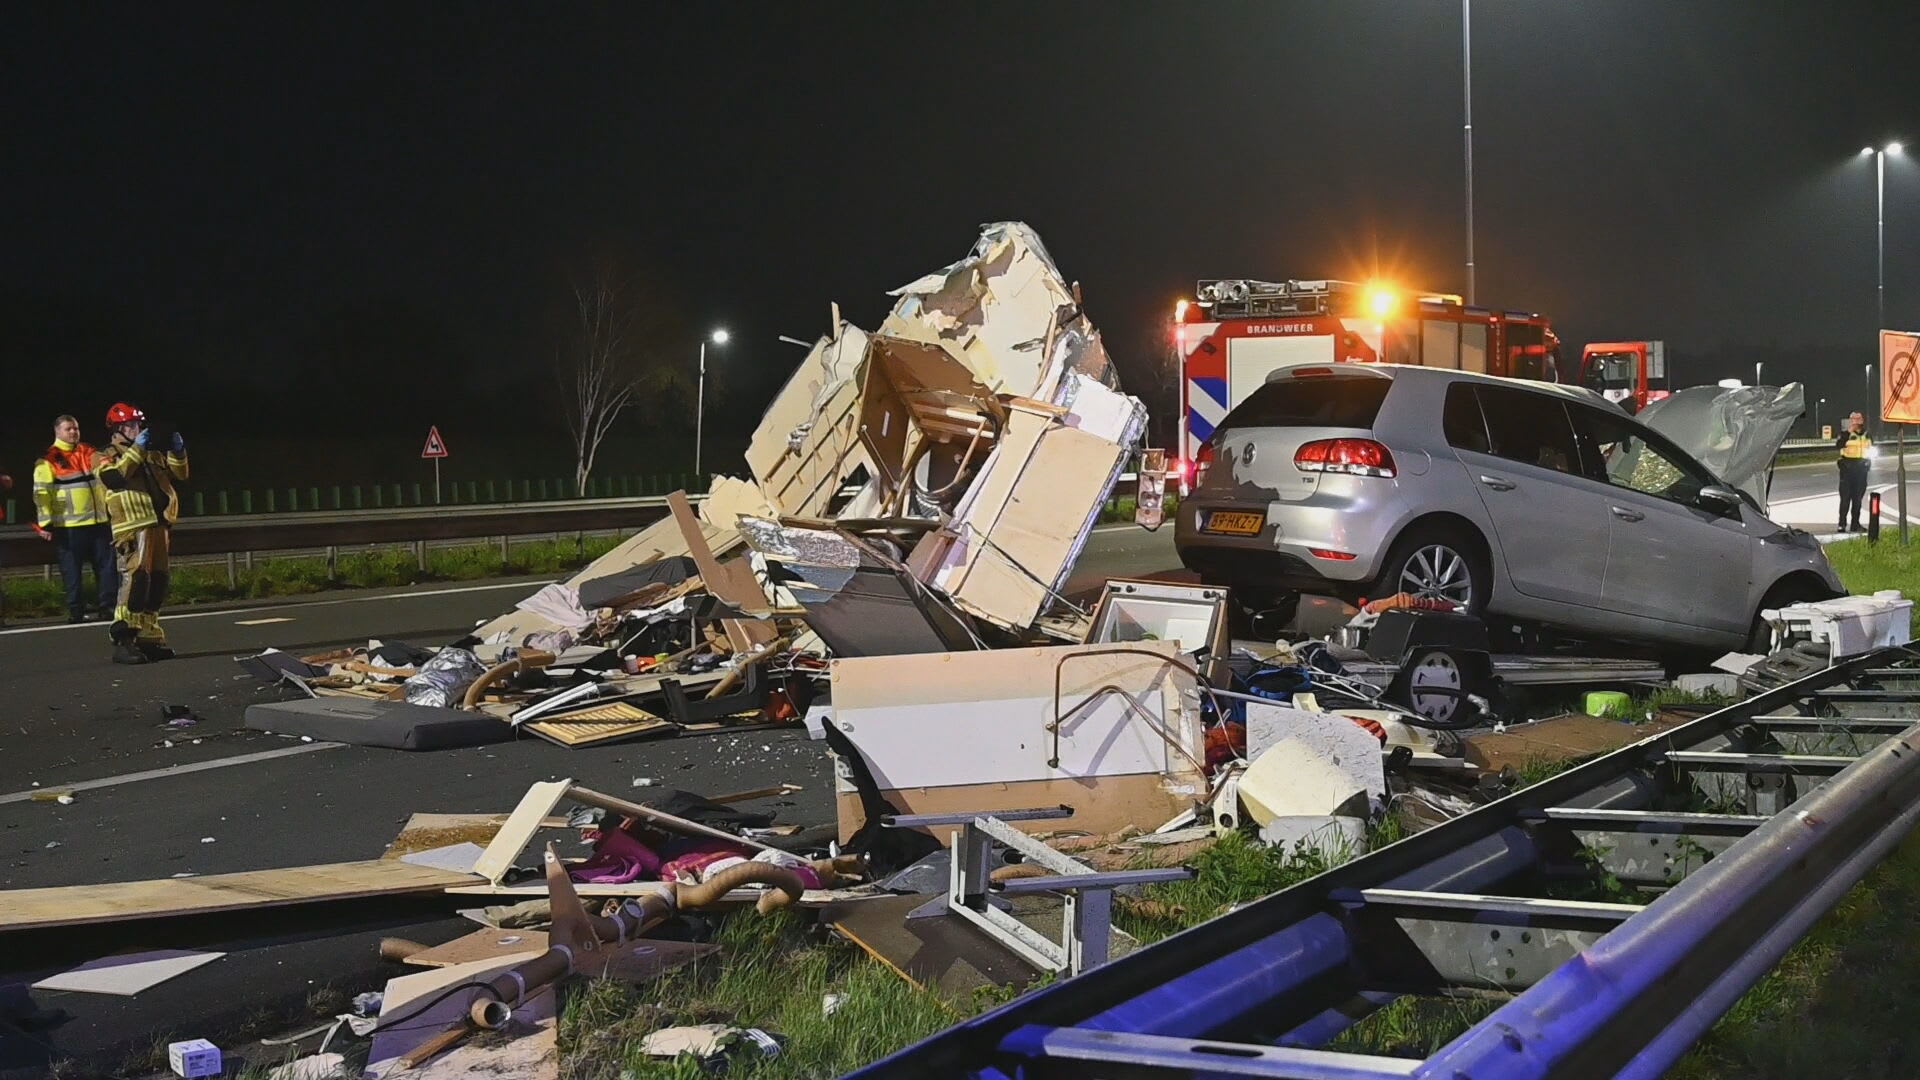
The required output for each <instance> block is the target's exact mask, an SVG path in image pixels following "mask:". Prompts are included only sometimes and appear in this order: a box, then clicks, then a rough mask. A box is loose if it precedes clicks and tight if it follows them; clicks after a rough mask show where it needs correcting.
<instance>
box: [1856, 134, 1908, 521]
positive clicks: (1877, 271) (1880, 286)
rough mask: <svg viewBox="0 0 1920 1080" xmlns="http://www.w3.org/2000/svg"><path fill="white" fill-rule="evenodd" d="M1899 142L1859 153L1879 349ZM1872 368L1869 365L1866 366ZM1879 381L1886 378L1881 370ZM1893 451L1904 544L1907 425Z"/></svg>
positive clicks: (1871, 396) (1899, 428)
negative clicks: (1869, 188)
mask: <svg viewBox="0 0 1920 1080" xmlns="http://www.w3.org/2000/svg"><path fill="white" fill-rule="evenodd" d="M1899 152H1900V144H1899V143H1897V142H1890V143H1888V144H1887V145H1885V146H1883V147H1880V148H1879V149H1877V150H1876V149H1874V148H1873V147H1871V146H1869V147H1865V148H1864V149H1862V150H1861V153H1862V154H1872V155H1873V247H1874V318H1875V322H1874V327H1873V329H1874V343H1875V349H1876V356H1875V359H1876V361H1877V360H1878V355H1877V350H1878V348H1879V339H1880V331H1882V330H1885V329H1886V328H1887V155H1888V154H1898V153H1899ZM1869 370H1871V365H1869ZM1882 381H1883V382H1884V381H1885V376H1884V373H1883V374H1882ZM1867 400H1868V401H1878V400H1879V395H1876V394H1875V393H1873V387H1872V384H1871V382H1869V384H1868V389H1867ZM1884 411H1885V410H1884V407H1883V408H1880V409H1877V410H1876V412H1878V413H1879V414H1880V422H1881V433H1882V434H1883V435H1884V434H1885V433H1886V427H1885V425H1886V418H1885V415H1884ZM1893 434H1894V453H1895V454H1896V455H1897V456H1898V458H1897V463H1896V465H1895V471H1896V472H1897V473H1898V474H1899V478H1900V492H1899V496H1898V498H1897V500H1896V502H1895V506H1896V507H1897V508H1898V510H1899V514H1900V546H1901V547H1905V546H1906V545H1907V425H1906V424H1904V423H1895V424H1894V425H1893Z"/></svg>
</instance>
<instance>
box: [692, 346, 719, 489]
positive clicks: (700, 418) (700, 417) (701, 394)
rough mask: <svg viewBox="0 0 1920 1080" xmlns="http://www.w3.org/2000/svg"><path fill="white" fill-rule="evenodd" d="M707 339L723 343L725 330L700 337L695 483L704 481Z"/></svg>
mask: <svg viewBox="0 0 1920 1080" xmlns="http://www.w3.org/2000/svg"><path fill="white" fill-rule="evenodd" d="M708 341H712V342H713V343H714V344H715V345H725V344H726V343H727V332H726V331H725V330H715V331H714V332H713V333H712V334H710V335H708V336H707V337H703V338H701V339H700V382H699V387H700V388H699V390H697V391H696V392H695V395H694V405H693V475H694V479H695V482H696V483H704V481H703V480H702V479H701V477H703V476H704V475H705V474H704V473H702V472H701V471H700V447H701V444H702V443H703V442H704V441H705V439H706V421H707V342H708Z"/></svg>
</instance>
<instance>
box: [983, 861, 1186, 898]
mask: <svg viewBox="0 0 1920 1080" xmlns="http://www.w3.org/2000/svg"><path fill="white" fill-rule="evenodd" d="M1192 876H1193V871H1191V870H1188V869H1186V868H1184V867H1179V866H1172V867H1168V868H1167V869H1164V870H1110V871H1107V872H1106V873H1095V874H1049V875H1047V876H1046V877H1031V878H1014V879H1012V880H1011V881H1003V882H1001V883H1000V884H998V885H996V886H994V888H995V889H996V890H998V891H999V892H1002V893H1005V894H1006V895H1008V896H1019V895H1021V894H1023V893H1037V892H1065V891H1067V890H1069V889H1115V888H1119V887H1120V886H1122V885H1157V884H1159V883H1161V882H1164V881H1185V880H1187V879H1188V878H1190V877H1192Z"/></svg>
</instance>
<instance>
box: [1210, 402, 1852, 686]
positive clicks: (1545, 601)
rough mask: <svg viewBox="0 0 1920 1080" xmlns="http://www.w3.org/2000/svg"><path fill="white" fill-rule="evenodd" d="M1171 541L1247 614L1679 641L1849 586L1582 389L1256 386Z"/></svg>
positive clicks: (1747, 505) (1731, 638)
mask: <svg viewBox="0 0 1920 1080" xmlns="http://www.w3.org/2000/svg"><path fill="white" fill-rule="evenodd" d="M1175 542H1176V544H1177V545H1178V547H1179V550H1180V559H1181V561H1182V562H1183V563H1185V564H1186V566H1187V567H1188V568H1189V569H1192V570H1196V571H1198V572H1199V573H1200V574H1201V576H1202V577H1203V578H1204V579H1205V580H1206V581H1207V582H1209V583H1212V584H1222V585H1228V586H1231V587H1233V588H1234V589H1235V590H1236V591H1238V592H1240V593H1241V594H1242V595H1243V596H1249V597H1250V598H1252V599H1253V600H1254V601H1255V602H1258V601H1259V600H1266V601H1274V600H1277V599H1279V598H1281V597H1282V596H1284V595H1285V594H1287V593H1290V592H1292V593H1300V592H1304V593H1316V594H1326V595H1333V596H1340V597H1342V598H1345V599H1348V600H1354V599H1357V598H1359V597H1362V596H1367V597H1380V596H1387V595H1391V594H1394V593H1398V592H1403V591H1404V592H1410V593H1414V594H1416V595H1422V596H1430V597H1444V598H1446V599H1449V600H1452V601H1454V602H1455V603H1457V604H1460V605H1463V606H1464V607H1465V608H1466V609H1467V610H1468V611H1471V612H1473V613H1475V614H1481V613H1487V614H1492V615H1497V616H1502V617H1505V618H1507V619H1510V620H1514V621H1517V622H1526V623H1532V624H1537V625H1541V626H1546V627H1552V628H1556V629H1558V630H1561V631H1563V632H1565V633H1568V634H1571V635H1575V636H1579V637H1585V638H1597V639H1611V640H1619V641H1626V642H1633V643H1649V644H1660V645H1669V646H1680V647H1687V648H1707V649H1716V650H1719V649H1734V648H1746V647H1748V646H1749V644H1750V643H1756V642H1758V641H1760V640H1761V638H1760V636H1759V635H1760V634H1761V632H1762V630H1763V628H1762V627H1761V625H1760V623H1759V617H1758V616H1759V612H1760V611H1761V610H1762V609H1763V608H1770V607H1776V606H1778V605H1780V604H1784V603H1791V602H1793V601H1797V600H1812V599H1824V598H1826V597H1830V596H1838V595H1841V594H1842V593H1844V592H1845V589H1844V588H1843V587H1842V586H1841V584H1840V580H1839V578H1838V576H1836V575H1835V574H1834V572H1833V568H1832V567H1831V566H1829V565H1828V564H1827V558H1826V554H1825V553H1824V552H1823V551H1822V550H1821V548H1820V545H1819V544H1818V543H1817V542H1816V541H1815V540H1814V539H1813V538H1812V537H1811V536H1809V535H1808V534H1806V533H1804V532H1800V531H1799V530H1795V529H1788V528H1785V527H1784V526H1781V525H1779V524H1776V523H1775V522H1773V521H1771V520H1769V519H1768V518H1767V517H1766V515H1765V514H1763V513H1762V512H1761V511H1760V509H1759V507H1758V506H1757V505H1756V504H1755V503H1753V501H1752V500H1751V499H1749V498H1748V497H1747V496H1745V495H1742V494H1741V493H1739V492H1737V491H1735V490H1733V489H1732V488H1729V487H1726V486H1724V485H1723V484H1722V483H1721V482H1720V481H1719V480H1718V479H1717V478H1716V477H1715V476H1714V475H1713V474H1712V473H1711V472H1709V471H1708V470H1707V469H1706V467H1705V466H1702V465H1701V464H1699V463H1698V462H1696V461H1695V460H1694V459H1693V458H1691V457H1689V456H1688V455H1687V454H1686V453H1685V452H1684V451H1682V450H1680V449H1679V448H1678V447H1676V446H1674V445H1673V444H1672V443H1671V442H1670V441H1668V440H1667V439H1666V438H1664V437H1662V436H1661V435H1660V434H1658V433H1657V432H1655V431H1653V430H1652V429H1650V428H1648V427H1646V426H1645V425H1643V424H1640V423H1639V422H1637V421H1635V420H1634V419H1632V418H1631V417H1629V416H1627V415H1626V414H1625V413H1624V412H1622V411H1620V410H1619V409H1618V408H1616V407H1612V406H1609V405H1607V404H1606V403H1605V402H1603V401H1600V400H1599V399H1597V398H1595V397H1593V396H1592V395H1591V394H1588V393H1585V392H1583V391H1579V390H1574V389H1571V388H1567V387H1561V386H1555V385H1553V384H1550V383H1538V382H1526V381H1521V380H1516V379H1503V378H1497V377H1494V376H1488V375H1476V374H1472V373H1469V372H1461V371H1447V370H1442V369H1437V368H1423V367H1404V366H1396V365H1384V364H1366V365H1360V364H1337V365H1332V366H1315V367H1295V368H1284V369H1282V370H1280V371H1278V372H1275V373H1274V374H1273V375H1271V376H1269V377H1268V380H1267V382H1266V384H1265V385H1263V386H1262V387H1261V388H1260V389H1259V390H1256V391H1254V393H1253V394H1252V395H1251V396H1249V397H1248V398H1247V399H1246V400H1245V401H1244V402H1242V403H1241V404H1240V405H1239V406H1238V407H1237V408H1235V409H1234V410H1233V411H1232V412H1231V413H1229V414H1228V415H1227V417H1226V419H1225V420H1223V421H1222V422H1221V423H1220V425H1219V428H1218V430H1217V431H1215V433H1214V435H1213V437H1212V438H1211V439H1210V440H1209V442H1208V444H1207V446H1206V448H1204V449H1203V450H1202V451H1201V454H1200V456H1199V459H1198V461H1197V462H1196V474H1195V484H1194V490H1193V492H1192V494H1191V495H1189V496H1188V497H1187V498H1186V499H1185V500H1183V501H1182V502H1181V503H1180V509H1179V514H1178V519H1177V525H1176V530H1175Z"/></svg>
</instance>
